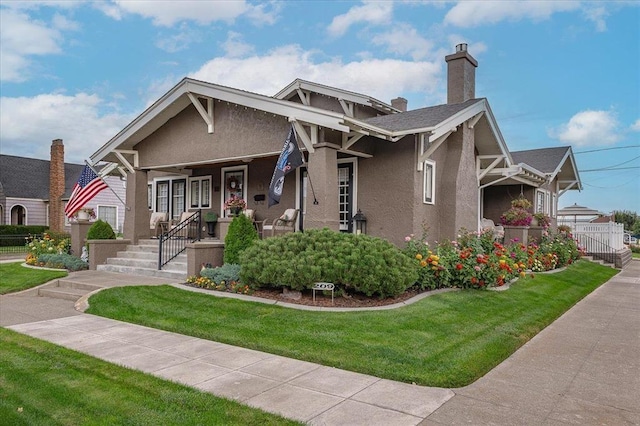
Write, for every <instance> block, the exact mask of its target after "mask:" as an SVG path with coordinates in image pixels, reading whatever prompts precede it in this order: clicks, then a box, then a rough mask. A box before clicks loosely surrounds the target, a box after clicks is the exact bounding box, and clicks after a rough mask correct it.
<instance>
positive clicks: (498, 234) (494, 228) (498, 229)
mask: <svg viewBox="0 0 640 426" xmlns="http://www.w3.org/2000/svg"><path fill="white" fill-rule="evenodd" d="M480 226H482V229H483V230H485V229H488V230H490V231H491V232H493V239H494V240H496V241H497V240H502V238H503V237H504V226H502V225H496V224H494V223H493V220H491V219H486V218H482V221H481V222H480Z"/></svg>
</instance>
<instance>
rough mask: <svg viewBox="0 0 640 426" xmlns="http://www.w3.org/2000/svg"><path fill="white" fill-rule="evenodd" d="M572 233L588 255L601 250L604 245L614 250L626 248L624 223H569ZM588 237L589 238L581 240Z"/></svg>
mask: <svg viewBox="0 0 640 426" xmlns="http://www.w3.org/2000/svg"><path fill="white" fill-rule="evenodd" d="M567 225H569V226H570V227H571V233H572V234H573V236H574V237H575V238H576V239H577V240H578V242H579V243H580V245H581V246H582V247H584V248H585V249H586V251H587V253H591V252H596V251H599V250H601V247H602V246H603V245H606V246H609V247H611V248H612V249H614V250H621V249H623V248H624V247H625V246H624V225H623V224H622V223H615V222H609V223H579V222H578V223H567ZM581 237H587V238H581Z"/></svg>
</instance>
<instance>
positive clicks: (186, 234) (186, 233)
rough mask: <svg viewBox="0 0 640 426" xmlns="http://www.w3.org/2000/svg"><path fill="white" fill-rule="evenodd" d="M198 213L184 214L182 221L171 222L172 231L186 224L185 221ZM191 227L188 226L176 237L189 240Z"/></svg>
mask: <svg viewBox="0 0 640 426" xmlns="http://www.w3.org/2000/svg"><path fill="white" fill-rule="evenodd" d="M195 213H196V212H182V214H181V215H180V219H179V220H175V219H174V220H173V221H172V222H171V229H174V228H175V227H176V226H178V224H180V223H182V222H184V221H185V220H187V219H189V218H190V217H191V216H193V215H194V214H195ZM190 231H191V226H186V227H184V228H183V229H181V230H180V231H179V232H178V233H177V234H176V235H175V236H176V237H180V238H189V237H191V235H190V234H191V232H190Z"/></svg>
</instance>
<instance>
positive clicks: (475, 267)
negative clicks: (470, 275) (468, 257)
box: [473, 265, 482, 272]
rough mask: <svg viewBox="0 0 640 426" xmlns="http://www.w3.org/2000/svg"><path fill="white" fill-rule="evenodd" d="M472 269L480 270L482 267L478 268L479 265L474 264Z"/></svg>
mask: <svg viewBox="0 0 640 426" xmlns="http://www.w3.org/2000/svg"><path fill="white" fill-rule="evenodd" d="M473 269H475V270H476V271H478V272H480V269H482V268H480V266H478V265H476V266H474V267H473Z"/></svg>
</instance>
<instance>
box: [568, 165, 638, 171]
mask: <svg viewBox="0 0 640 426" xmlns="http://www.w3.org/2000/svg"><path fill="white" fill-rule="evenodd" d="M630 169H640V166H634V167H617V168H612V169H609V168H603V169H591V170H580V173H587V172H608V171H609V170H630Z"/></svg>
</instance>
